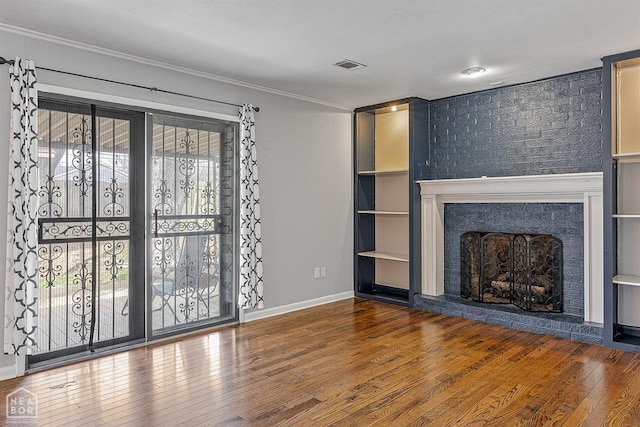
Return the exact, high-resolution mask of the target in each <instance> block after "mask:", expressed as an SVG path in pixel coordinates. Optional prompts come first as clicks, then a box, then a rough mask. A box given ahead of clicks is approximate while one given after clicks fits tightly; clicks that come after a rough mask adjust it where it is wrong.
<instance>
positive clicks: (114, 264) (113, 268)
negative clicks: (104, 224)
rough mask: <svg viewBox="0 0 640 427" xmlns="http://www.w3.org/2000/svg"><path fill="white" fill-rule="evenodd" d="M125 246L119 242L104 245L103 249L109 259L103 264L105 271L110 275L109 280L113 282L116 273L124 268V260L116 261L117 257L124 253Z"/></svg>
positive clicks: (116, 275)
mask: <svg viewBox="0 0 640 427" xmlns="http://www.w3.org/2000/svg"><path fill="white" fill-rule="evenodd" d="M124 248H125V245H124V243H123V242H121V241H113V242H107V243H105V244H104V246H103V249H104V251H105V253H106V254H107V255H109V258H107V260H106V261H105V262H104V267H105V270H106V271H107V272H108V273H109V274H111V279H112V280H115V279H117V277H118V272H119V271H120V270H121V269H123V268H124V259H122V258H120V259H118V255H120V254H121V253H122V252H124Z"/></svg>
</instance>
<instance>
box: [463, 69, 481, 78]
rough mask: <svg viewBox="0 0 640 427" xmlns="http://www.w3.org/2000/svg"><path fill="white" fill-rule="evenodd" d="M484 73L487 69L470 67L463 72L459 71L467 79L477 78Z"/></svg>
mask: <svg viewBox="0 0 640 427" xmlns="http://www.w3.org/2000/svg"><path fill="white" fill-rule="evenodd" d="M485 71H487V69H486V68H484V67H470V68H465V69H464V70H462V71H460V73H461V74H463V75H465V76H467V77H478V76H479V75H480V74H482V73H484V72H485Z"/></svg>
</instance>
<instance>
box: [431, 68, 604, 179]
mask: <svg viewBox="0 0 640 427" xmlns="http://www.w3.org/2000/svg"><path fill="white" fill-rule="evenodd" d="M601 74H602V72H601V70H599V69H598V70H589V71H583V72H578V73H574V74H569V75H564V76H559V77H554V78H550V79H547V80H543V81H537V82H532V83H527V84H522V85H517V86H511V87H504V88H498V89H492V90H488V91H483V92H478V93H472V94H468V95H461V96H455V97H451V98H444V99H440V100H436V101H433V102H432V103H431V135H430V144H431V146H430V156H431V167H430V168H429V172H428V173H429V178H430V179H446V178H477V177H481V176H513V175H540V174H557V173H575V172H596V171H598V172H599V171H602V140H603V135H602V105H601V103H602V101H601V98H602V95H601V94H602V81H601Z"/></svg>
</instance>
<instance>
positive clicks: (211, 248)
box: [148, 114, 238, 336]
mask: <svg viewBox="0 0 640 427" xmlns="http://www.w3.org/2000/svg"><path fill="white" fill-rule="evenodd" d="M237 133H238V132H237V123H232V122H226V121H220V120H200V119H192V118H180V117H175V116H166V115H159V114H154V115H153V116H152V120H150V130H149V134H151V135H152V142H151V145H152V146H151V165H150V167H149V170H150V174H151V177H150V182H151V189H150V198H151V202H150V206H151V207H152V233H153V235H152V239H150V249H149V252H150V254H151V263H150V264H151V265H150V271H149V273H148V277H150V282H151V283H150V286H149V288H148V289H149V292H148V294H149V298H150V310H149V318H150V321H149V324H150V329H151V330H150V335H151V336H159V335H164V334H169V333H174V332H175V331H176V330H183V329H184V328H193V327H198V325H203V324H206V325H211V324H212V323H216V322H222V321H225V320H228V319H230V318H234V317H235V303H234V301H235V292H233V288H234V285H233V284H234V280H233V271H234V270H233V254H234V250H235V249H234V241H233V229H234V223H233V221H234V211H235V198H234V188H235V186H236V183H235V180H236V177H235V172H234V171H235V162H236V160H235V155H234V153H235V143H236V139H237Z"/></svg>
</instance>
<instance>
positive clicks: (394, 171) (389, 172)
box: [358, 169, 409, 175]
mask: <svg viewBox="0 0 640 427" xmlns="http://www.w3.org/2000/svg"><path fill="white" fill-rule="evenodd" d="M407 172H409V169H388V170H379V171H358V175H393V174H400V173H407Z"/></svg>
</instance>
